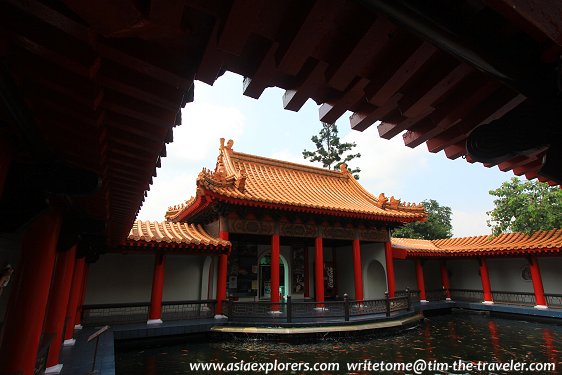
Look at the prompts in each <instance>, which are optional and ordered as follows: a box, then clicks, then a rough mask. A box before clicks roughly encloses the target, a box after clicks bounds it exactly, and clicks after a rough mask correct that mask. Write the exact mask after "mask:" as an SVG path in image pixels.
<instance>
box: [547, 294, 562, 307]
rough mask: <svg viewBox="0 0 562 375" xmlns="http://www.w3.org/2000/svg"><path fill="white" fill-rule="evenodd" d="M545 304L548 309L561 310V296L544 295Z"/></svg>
mask: <svg viewBox="0 0 562 375" xmlns="http://www.w3.org/2000/svg"><path fill="white" fill-rule="evenodd" d="M544 296H545V298H546V304H547V306H548V307H553V308H557V309H562V294H546V293H545V295H544Z"/></svg>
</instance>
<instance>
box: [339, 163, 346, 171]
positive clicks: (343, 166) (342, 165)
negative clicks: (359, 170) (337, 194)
mask: <svg viewBox="0 0 562 375" xmlns="http://www.w3.org/2000/svg"><path fill="white" fill-rule="evenodd" d="M340 171H341V172H342V173H346V172H348V169H347V164H345V163H341V164H340Z"/></svg>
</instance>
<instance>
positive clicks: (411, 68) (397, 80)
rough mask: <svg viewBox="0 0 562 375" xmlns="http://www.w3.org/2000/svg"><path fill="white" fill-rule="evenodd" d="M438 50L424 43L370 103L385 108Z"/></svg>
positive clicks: (370, 99)
mask: <svg viewBox="0 0 562 375" xmlns="http://www.w3.org/2000/svg"><path fill="white" fill-rule="evenodd" d="M435 52H436V48H435V47H433V45H431V44H429V43H427V42H423V43H422V44H421V45H420V46H419V47H418V48H417V49H416V51H415V52H414V53H412V54H411V55H410V56H409V57H408V58H407V59H406V60H405V61H404V62H403V63H402V65H401V66H400V67H398V69H397V70H396V71H395V72H394V74H392V76H390V77H389V78H388V79H387V80H386V83H384V84H383V85H382V87H381V88H379V90H378V91H377V92H376V93H375V94H374V95H373V96H372V97H371V98H369V103H371V104H373V105H375V106H377V107H380V106H383V105H384V104H385V103H386V102H387V101H388V100H389V99H390V98H391V97H392V96H393V95H395V94H396V92H398V90H399V89H400V88H401V87H402V86H403V85H404V84H405V83H406V82H408V80H410V79H411V78H412V77H413V76H414V75H415V74H416V73H417V72H418V71H419V69H420V68H421V67H422V66H423V65H424V64H425V63H426V62H427V61H428V60H429V59H430V58H431V56H433V54H434V53H435Z"/></svg>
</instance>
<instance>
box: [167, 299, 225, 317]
mask: <svg viewBox="0 0 562 375" xmlns="http://www.w3.org/2000/svg"><path fill="white" fill-rule="evenodd" d="M216 305H217V301H216V300H201V301H167V302H162V320H190V319H209V318H212V317H214V316H215V307H216Z"/></svg>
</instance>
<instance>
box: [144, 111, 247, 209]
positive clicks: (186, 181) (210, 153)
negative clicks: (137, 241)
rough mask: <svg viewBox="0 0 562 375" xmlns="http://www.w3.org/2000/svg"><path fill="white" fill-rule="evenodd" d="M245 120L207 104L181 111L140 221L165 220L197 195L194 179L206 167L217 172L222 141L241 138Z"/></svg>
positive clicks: (236, 113) (236, 112)
mask: <svg viewBox="0 0 562 375" xmlns="http://www.w3.org/2000/svg"><path fill="white" fill-rule="evenodd" d="M245 121H246V120H245V117H244V115H243V114H242V113H241V112H240V111H239V110H238V109H236V108H234V107H232V106H219V105H214V104H210V103H208V102H198V103H192V104H188V105H187V106H186V107H185V108H184V109H183V110H182V123H183V124H182V125H181V126H178V127H176V128H175V129H174V141H173V142H172V143H171V144H168V145H167V157H166V158H164V159H162V168H160V169H158V176H157V177H156V178H155V179H154V183H153V184H152V186H151V188H150V191H149V192H148V197H147V198H146V200H145V203H144V204H143V206H142V208H141V211H140V212H139V215H138V219H142V220H163V219H164V214H165V212H166V210H167V208H168V207H169V206H171V205H174V204H178V203H182V202H184V201H186V200H187V199H189V198H190V197H191V196H193V195H194V194H195V179H196V178H197V175H198V173H199V172H200V171H201V170H202V168H203V167H206V168H210V169H212V168H214V166H215V163H216V158H217V155H218V148H219V139H220V138H226V139H230V138H233V139H236V138H239V137H240V136H241V135H242V134H243V133H244V129H245Z"/></svg>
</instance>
